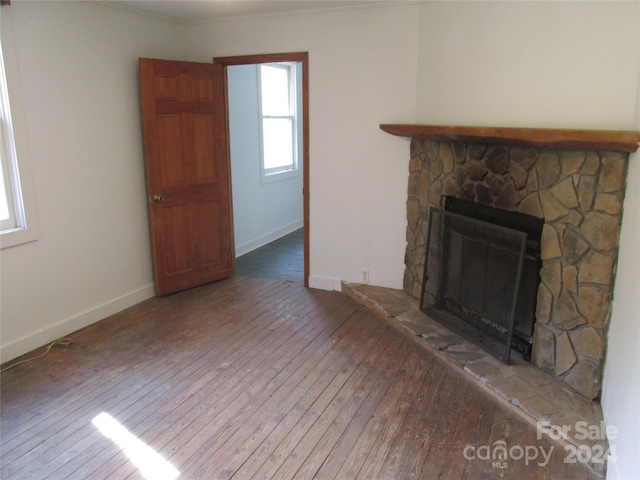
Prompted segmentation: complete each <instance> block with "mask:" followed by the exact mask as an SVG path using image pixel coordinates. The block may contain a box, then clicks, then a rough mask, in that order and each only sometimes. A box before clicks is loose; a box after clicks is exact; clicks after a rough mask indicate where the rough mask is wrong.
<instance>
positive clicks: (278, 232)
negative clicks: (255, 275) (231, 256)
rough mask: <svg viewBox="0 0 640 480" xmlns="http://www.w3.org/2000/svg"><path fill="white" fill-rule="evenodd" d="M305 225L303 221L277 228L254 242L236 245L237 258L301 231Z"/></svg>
mask: <svg viewBox="0 0 640 480" xmlns="http://www.w3.org/2000/svg"><path fill="white" fill-rule="evenodd" d="M303 225H304V223H303V220H302V219H300V220H296V221H295V222H292V223H289V224H288V225H285V226H283V227H280V228H276V229H275V230H272V231H271V232H268V233H265V234H264V235H260V236H259V237H257V238H254V239H253V240H249V241H248V242H244V243H242V244H240V245H236V258H237V257H240V256H242V255H244V254H246V253H249V252H252V251H253V250H255V249H257V248H260V247H264V246H265V245H267V244H268V243H271V242H273V241H274V240H277V239H279V238H281V237H284V236H285V235H288V234H290V233H293V232H295V231H296V230H299V229H300V228H302V227H303Z"/></svg>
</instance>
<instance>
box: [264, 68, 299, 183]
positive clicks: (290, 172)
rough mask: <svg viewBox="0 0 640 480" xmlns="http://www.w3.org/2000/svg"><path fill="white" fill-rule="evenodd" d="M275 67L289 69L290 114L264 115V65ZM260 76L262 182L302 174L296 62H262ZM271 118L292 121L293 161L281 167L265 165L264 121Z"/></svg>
mask: <svg viewBox="0 0 640 480" xmlns="http://www.w3.org/2000/svg"><path fill="white" fill-rule="evenodd" d="M263 66H267V67H275V68H282V69H286V70H287V73H288V75H287V78H288V90H289V91H288V93H289V108H288V110H289V114H288V115H264V114H263V108H262V67H263ZM256 72H257V78H258V117H259V119H258V125H259V126H258V130H259V137H260V138H259V141H260V177H261V181H262V183H269V182H272V181H276V180H284V179H286V178H292V177H295V176H298V175H299V174H300V169H299V153H298V114H299V112H298V107H297V104H298V101H297V98H298V96H297V89H296V84H297V80H296V63H295V62H275V63H262V64H259V65H257V68H256ZM269 119H288V120H289V121H290V122H291V139H292V142H291V143H292V144H291V153H292V163H291V164H287V165H283V166H280V167H272V168H266V167H265V141H264V122H265V120H269Z"/></svg>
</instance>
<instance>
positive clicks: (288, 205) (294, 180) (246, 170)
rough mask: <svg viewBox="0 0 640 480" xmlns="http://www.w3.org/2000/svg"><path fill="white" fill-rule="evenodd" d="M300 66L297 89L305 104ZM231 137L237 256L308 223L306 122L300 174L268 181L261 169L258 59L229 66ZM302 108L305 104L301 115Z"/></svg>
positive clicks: (299, 153) (300, 128) (300, 136)
mask: <svg viewBox="0 0 640 480" xmlns="http://www.w3.org/2000/svg"><path fill="white" fill-rule="evenodd" d="M301 75H302V73H301V72H298V75H297V77H296V78H297V80H298V81H299V84H300V85H299V87H298V89H297V93H298V97H299V101H298V103H299V104H300V105H301V99H302V92H301V88H300V87H301V83H300V81H301V79H302V78H301ZM227 79H228V85H229V86H228V98H229V137H230V139H229V140H230V142H229V143H230V149H231V179H232V183H233V227H234V232H235V235H234V237H235V247H236V256H238V257H239V256H240V255H244V254H245V253H247V252H250V251H251V250H254V249H256V248H258V247H261V246H263V245H266V244H267V243H269V242H271V241H273V240H275V239H277V238H280V237H281V236H283V235H286V234H287V233H291V232H293V231H294V230H297V229H299V228H301V227H302V225H303V218H302V217H303V213H302V205H303V202H302V126H301V122H299V125H298V129H297V131H298V134H299V140H298V144H299V147H300V148H299V149H298V158H299V159H300V162H299V169H298V172H297V173H296V175H295V176H289V174H285V175H286V176H285V177H284V178H282V177H281V178H279V179H277V180H274V181H269V182H266V183H264V182H263V181H262V179H261V173H260V124H259V117H258V115H259V110H258V72H257V66H256V65H235V66H231V67H229V68H228V70H227ZM301 116H302V111H301V110H300V117H301Z"/></svg>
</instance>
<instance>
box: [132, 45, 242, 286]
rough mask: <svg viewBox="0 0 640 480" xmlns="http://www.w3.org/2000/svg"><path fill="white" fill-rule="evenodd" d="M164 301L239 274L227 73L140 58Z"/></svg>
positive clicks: (157, 275)
mask: <svg viewBox="0 0 640 480" xmlns="http://www.w3.org/2000/svg"><path fill="white" fill-rule="evenodd" d="M139 66H140V91H141V102H142V122H143V130H144V146H145V159H146V171H147V196H148V201H149V216H150V222H151V241H152V250H153V264H154V279H155V289H156V294H157V295H164V294H167V293H171V292H176V291H179V290H183V289H186V288H189V287H194V286H196V285H201V284H204V283H207V282H211V281H214V280H219V279H221V278H226V277H230V276H231V275H233V273H234V269H235V255H234V246H233V225H232V222H233V220H232V210H231V169H230V165H229V160H228V158H229V156H228V152H227V148H228V147H227V145H228V142H227V133H226V126H225V123H224V122H225V121H224V119H225V113H224V109H225V108H226V104H225V101H224V86H223V82H224V79H223V74H224V71H223V69H222V67H220V66H216V65H213V64H201V63H191V62H176V61H167V60H155V59H145V58H143V59H140V61H139Z"/></svg>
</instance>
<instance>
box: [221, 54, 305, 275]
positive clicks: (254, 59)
mask: <svg viewBox="0 0 640 480" xmlns="http://www.w3.org/2000/svg"><path fill="white" fill-rule="evenodd" d="M277 62H300V63H301V64H302V137H303V146H302V203H303V207H302V210H303V219H302V223H303V226H302V228H303V232H304V286H305V288H309V273H310V272H309V243H310V242H309V53H308V52H290V53H268V54H261V55H260V54H259V55H239V56H233V57H216V58H214V59H213V63H214V64H217V65H220V66H222V68H223V70H224V72H223V88H224V121H225V128H226V131H227V138H229V88H228V78H227V67H230V66H235V65H253V64H260V63H277ZM226 154H227V162H228V164H229V165H231V151H230V148H229V142H228V144H227V152H226Z"/></svg>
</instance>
